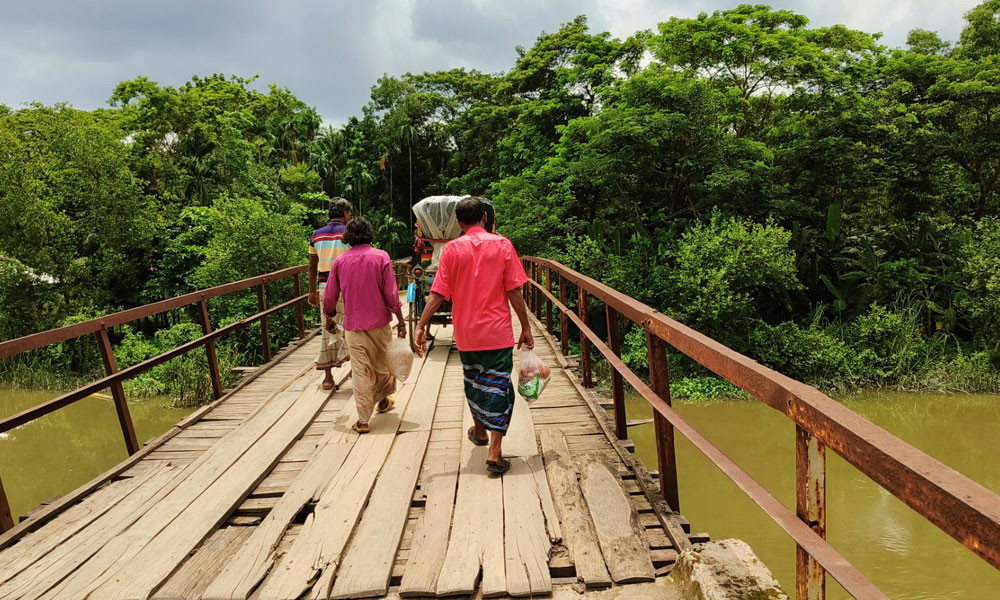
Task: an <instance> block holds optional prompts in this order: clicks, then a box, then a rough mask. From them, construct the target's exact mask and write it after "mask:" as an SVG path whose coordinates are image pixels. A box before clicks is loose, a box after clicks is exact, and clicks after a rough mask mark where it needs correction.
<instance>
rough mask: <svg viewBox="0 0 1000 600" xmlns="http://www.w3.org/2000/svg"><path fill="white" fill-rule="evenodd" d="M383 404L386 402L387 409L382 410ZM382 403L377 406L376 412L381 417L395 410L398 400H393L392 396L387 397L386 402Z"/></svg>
mask: <svg viewBox="0 0 1000 600" xmlns="http://www.w3.org/2000/svg"><path fill="white" fill-rule="evenodd" d="M382 402H385V408H382ZM382 402H379V403H378V404H377V405H376V406H375V412H377V413H378V414H380V415H381V414H383V413H387V412H389V411H390V410H392V409H393V407H394V406H396V399H395V398H393V397H392V396H386V397H385V400H383V401H382Z"/></svg>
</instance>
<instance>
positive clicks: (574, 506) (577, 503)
mask: <svg viewBox="0 0 1000 600" xmlns="http://www.w3.org/2000/svg"><path fill="white" fill-rule="evenodd" d="M540 439H541V443H542V458H543V459H544V463H545V473H546V475H547V478H548V481H549V486H551V489H552V497H553V498H554V499H555V505H556V512H557V513H558V514H559V519H560V522H561V524H562V537H563V543H564V544H565V546H566V547H567V548H568V549H569V554H570V558H572V560H573V564H574V565H576V575H577V578H579V579H580V581H582V582H583V583H584V584H585V585H586V586H587V587H589V588H593V587H607V586H610V585H611V576H610V575H609V574H608V569H607V567H606V566H605V565H604V558H603V556H602V554H601V548H600V545H599V543H598V540H597V532H596V531H594V525H593V522H592V521H591V519H590V514H589V512H588V510H587V506H586V504H585V503H584V500H583V495H582V493H581V491H580V486H579V484H578V483H577V470H576V464H575V463H574V461H573V459H572V457H571V455H570V453H569V448H568V447H567V445H566V437H565V436H563V435H562V434H561V433H558V432H553V431H543V432H542V433H541V436H540Z"/></svg>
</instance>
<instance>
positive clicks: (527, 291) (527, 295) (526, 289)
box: [521, 258, 532, 311]
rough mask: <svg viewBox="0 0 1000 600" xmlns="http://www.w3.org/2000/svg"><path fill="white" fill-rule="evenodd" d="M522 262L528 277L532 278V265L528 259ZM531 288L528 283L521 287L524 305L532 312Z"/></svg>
mask: <svg viewBox="0 0 1000 600" xmlns="http://www.w3.org/2000/svg"><path fill="white" fill-rule="evenodd" d="M521 262H523V263H524V271H525V273H526V274H527V275H528V278H531V269H532V263H530V262H528V259H526V258H525V259H522V261H521ZM531 287H532V286H531V284H530V283H526V284H524V285H523V286H521V295H523V296H524V305H525V306H527V307H528V310H529V311H530V310H531V298H532V293H531Z"/></svg>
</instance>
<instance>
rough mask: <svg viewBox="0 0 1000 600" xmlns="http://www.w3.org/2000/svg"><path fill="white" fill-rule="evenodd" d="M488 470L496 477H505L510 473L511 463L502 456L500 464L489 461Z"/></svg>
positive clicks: (487, 463) (487, 462)
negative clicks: (505, 474)
mask: <svg viewBox="0 0 1000 600" xmlns="http://www.w3.org/2000/svg"><path fill="white" fill-rule="evenodd" d="M486 470H487V471H489V472H490V473H493V474H494V475H503V474H504V473H506V472H507V471H510V461H509V460H507V459H506V458H503V457H502V456H501V457H500V462H498V463H495V462H493V461H489V460H488V461H486Z"/></svg>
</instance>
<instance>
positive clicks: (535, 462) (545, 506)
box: [528, 454, 562, 544]
mask: <svg viewBox="0 0 1000 600" xmlns="http://www.w3.org/2000/svg"><path fill="white" fill-rule="evenodd" d="M528 466H529V467H530V468H531V473H532V475H533V476H534V478H535V490H536V493H537V494H538V497H539V499H541V501H542V514H543V515H544V516H545V530H546V531H548V533H549V541H550V542H552V543H553V544H558V543H559V542H561V541H562V525H561V524H560V523H559V513H558V512H556V505H555V502H554V501H553V499H552V490H551V489H550V488H549V480H548V477H546V476H545V467H544V465H543V464H542V456H541V454H536V455H535V456H532V457H529V458H528Z"/></svg>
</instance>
